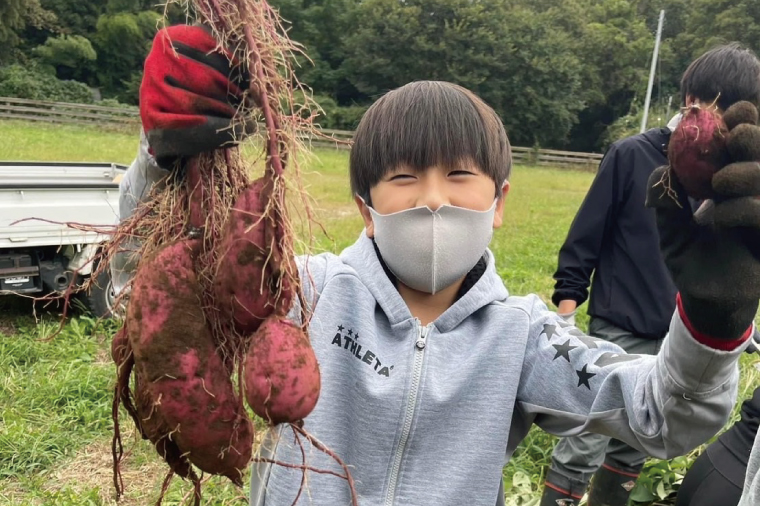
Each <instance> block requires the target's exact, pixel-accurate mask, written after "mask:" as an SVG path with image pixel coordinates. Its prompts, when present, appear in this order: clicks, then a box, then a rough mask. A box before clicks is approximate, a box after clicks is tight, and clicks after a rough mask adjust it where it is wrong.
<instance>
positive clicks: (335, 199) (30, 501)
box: [0, 121, 760, 506]
mask: <svg viewBox="0 0 760 506" xmlns="http://www.w3.org/2000/svg"><path fill="white" fill-rule="evenodd" d="M136 148H137V132H132V133H124V132H123V133H115V132H103V131H98V130H95V129H86V128H82V127H68V126H51V125H38V124H28V123H22V122H12V121H0V160H60V161H63V160H72V161H109V162H117V163H124V164H128V163H129V162H130V161H131V160H132V158H133V156H134V153H135V151H136ZM592 177H593V175H592V174H590V173H584V172H574V171H561V170H552V169H546V168H532V167H520V166H518V167H515V169H514V172H513V176H512V178H511V183H512V190H511V192H510V195H509V197H508V199H507V204H506V219H505V226H504V227H503V228H502V229H500V230H498V231H497V233H496V234H495V236H494V241H493V243H492V249H493V251H494V253H495V255H496V257H497V265H499V266H500V271H499V272H500V274H501V275H502V277H503V278H504V279H505V282H506V284H507V287H508V288H509V289H510V291H511V292H512V293H514V294H525V293H529V292H533V293H537V294H539V296H541V297H542V298H543V299H544V300H545V301H547V302H548V301H549V296H550V294H551V289H552V285H553V280H552V277H551V276H552V273H553V272H554V269H555V268H556V254H557V251H558V249H559V247H560V245H561V243H562V241H563V239H564V237H565V234H566V231H567V229H568V227H569V225H570V222H571V221H572V218H573V216H574V214H575V211H576V209H577V208H578V206H579V204H580V203H581V201H582V199H583V196H584V195H585V192H586V190H587V188H588V186H589V184H590V183H591V180H592ZM304 181H305V183H306V185H307V188H308V191H309V193H310V194H311V195H312V197H313V198H314V202H315V206H316V207H317V218H318V220H319V222H320V223H322V225H323V226H324V227H325V229H326V230H327V232H328V234H329V236H325V235H323V234H321V233H318V232H314V246H313V248H314V250H330V251H334V252H338V251H340V250H342V249H343V248H344V247H346V246H347V245H349V244H351V243H352V242H353V241H354V240H355V239H356V237H357V236H358V234H359V232H360V231H361V228H362V222H361V219H360V218H359V215H358V213H357V212H356V209H355V205H354V203H353V201H352V199H351V195H350V192H349V189H348V178H347V155H346V154H345V153H340V152H334V151H320V152H317V153H316V156H315V157H314V158H313V159H311V160H309V162H308V163H307V164H305V170H304ZM584 308H585V306H584ZM39 309H43V311H42V313H43V314H42V315H41V316H40V318H39V319H37V320H36V319H35V318H34V317H33V316H32V306H31V303H30V302H28V301H26V300H23V299H15V298H10V297H3V298H0V504H7V505H19V506H20V505H42V504H50V505H60V506H69V505H72V506H73V505H106V504H113V503H114V498H113V485H112V474H111V473H112V470H111V466H112V462H111V446H110V445H111V430H112V422H111V389H112V385H113V379H114V367H113V365H112V362H111V361H110V357H109V351H108V350H109V346H110V335H111V333H112V332H113V330H114V327H113V325H114V324H113V323H101V324H98V323H97V322H94V321H93V320H91V319H89V318H87V317H85V316H79V317H75V318H72V319H71V320H69V321H68V322H67V324H66V325H65V327H64V328H63V331H62V332H61V333H60V334H59V335H57V336H56V337H55V338H54V339H52V340H45V337H46V336H49V335H50V334H51V333H52V332H53V331H54V330H55V329H56V327H57V323H58V318H59V314H58V313H56V312H55V311H52V312H50V313H49V314H44V313H45V311H44V308H38V310H39ZM584 310H585V309H582V310H581V314H580V315H579V318H578V322H579V325H580V326H581V327H584V326H585V324H586V322H587V320H586V317H585V313H584ZM753 362H757V359H755V358H754V357H750V356H746V357H744V358H743V359H742V371H743V389H742V397H746V396H747V395H748V394H749V393H750V392H751V388H753V387H754V386H756V385H757V383H758V378H759V377H760V374H759V373H758V372H757V370H756V369H755V368H754V367H752V366H753V365H755V364H753ZM126 425H127V426H129V425H130V424H126ZM126 441H127V443H128V451H129V452H130V453H129V457H128V458H127V460H126V462H125V464H124V468H123V472H124V476H125V483H126V487H127V495H126V497H125V498H124V500H123V503H122V504H126V505H128V506H132V505H143V504H151V500H154V499H155V497H157V494H158V491H159V489H160V486H161V482H162V480H163V476H164V472H165V470H166V467H165V466H164V465H163V463H162V462H161V461H160V459H158V458H157V456H156V455H155V454H154V453H155V452H154V451H153V450H152V448H151V446H150V445H149V444H147V443H145V442H143V441H140V440H138V439H137V438H135V437H134V434H131V437H127V438H126ZM553 441H554V438H553V437H551V436H549V435H547V434H545V433H543V432H542V431H540V430H538V429H534V430H533V431H531V433H530V435H529V436H528V437H527V438H526V440H525V441H524V442H523V443H522V445H521V446H520V448H519V450H518V451H517V452H516V453H515V456H514V458H513V459H512V461H511V462H510V464H509V465H508V466H507V468H506V469H505V485H506V489H507V491H508V493H507V495H508V497H509V501H510V502H511V504H514V505H517V504H521V505H526V504H537V495H536V494H537V491H539V490H540V488H541V484H542V483H543V473H544V467H545V466H546V464H547V463H548V460H549V456H550V454H551V449H552V444H553ZM697 452H698V450H697ZM697 452H693V454H692V456H691V457H693V456H694V455H695V454H696V453H697ZM691 457H688V458H687V457H684V458H681V459H676V460H675V461H671V463H658V462H652V463H651V464H650V465H649V468H648V472H647V474H646V476H645V479H644V480H642V481H646V480H647V479H648V480H650V481H651V483H649V484H648V485H647V486H646V487H643V488H642V492H640V494H642V495H640V496H639V497H642V498H643V497H647V496H646V495H644V493H645V492H646V489H651V490H653V491H655V492H656V490H657V487H658V486H660V487H661V490H662V491H663V493H666V492H669V491H670V490H671V489H672V483H671V482H672V481H673V480H677V478H678V476H679V473H682V471H683V470H684V469H685V468H686V466H688V463H689V462H690V460H691ZM204 490H205V495H204V504H208V505H231V504H241V505H243V504H246V493H247V488H244V489H242V490H238V489H235V488H234V487H233V486H231V485H228V484H226V483H225V482H224V481H223V480H221V479H212V480H210V481H209V483H208V484H207V485H206V487H205V488H204ZM189 492H190V487H189V486H188V485H187V484H186V483H182V482H181V481H179V480H175V481H174V483H173V485H172V487H171V488H170V491H169V494H168V495H167V498H166V501H165V504H167V505H176V504H181V503H182V502H183V497H185V496H186V494H188V493H189ZM650 496H651V494H650ZM652 497H653V496H652ZM648 503H651V501H647V502H644V503H643V504H648ZM663 504H668V502H664V503H663Z"/></svg>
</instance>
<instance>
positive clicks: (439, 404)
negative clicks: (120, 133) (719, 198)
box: [131, 27, 760, 506]
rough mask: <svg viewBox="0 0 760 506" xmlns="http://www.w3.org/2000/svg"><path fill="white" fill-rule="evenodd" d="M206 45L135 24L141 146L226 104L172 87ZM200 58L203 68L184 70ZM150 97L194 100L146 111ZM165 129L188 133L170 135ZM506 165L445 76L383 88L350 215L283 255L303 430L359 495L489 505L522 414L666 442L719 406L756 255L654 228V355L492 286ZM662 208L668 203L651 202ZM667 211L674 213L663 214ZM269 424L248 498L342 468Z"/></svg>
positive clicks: (715, 420)
mask: <svg viewBox="0 0 760 506" xmlns="http://www.w3.org/2000/svg"><path fill="white" fill-rule="evenodd" d="M169 30H172V33H171V39H172V40H173V41H174V44H175V47H178V48H180V49H181V48H182V47H191V48H192V47H204V44H205V47H214V45H213V44H212V45H211V46H208V44H209V41H208V39H207V37H208V35H207V34H206V33H205V32H204V31H203V30H201V29H197V28H191V27H173V28H170V29H169ZM161 37H162V34H161V33H160V34H159V36H158V38H161ZM216 56H218V55H216ZM216 56H215V55H214V54H212V53H203V52H202V51H181V52H180V53H179V54H178V55H175V53H173V52H172V51H167V50H165V48H164V47H162V45H161V44H160V43H154V45H153V49H152V52H151V55H150V56H149V57H148V60H147V61H146V73H145V75H146V77H145V79H144V81H143V86H142V89H141V113H142V118H143V125H144V126H145V129H146V134H147V139H148V141H149V143H150V147H151V150H152V152H153V154H154V155H155V156H156V158H158V159H164V156H167V157H169V158H170V157H172V156H184V155H188V156H189V155H193V154H196V153H197V152H198V145H197V143H194V142H192V139H197V138H199V136H201V137H202V133H203V131H204V129H212V130H213V131H215V130H214V128H215V127H213V128H212V127H211V126H210V125H218V124H219V123H220V122H223V121H224V118H226V114H227V113H226V112H223V114H216V115H215V117H213V118H210V116H211V113H209V112H208V111H209V110H208V109H197V108H194V106H193V104H195V103H197V101H193V100H188V99H185V97H184V96H183V94H191V95H193V96H197V95H201V96H212V93H214V90H208V89H204V87H203V86H201V85H199V84H198V83H204V82H205V83H208V82H212V81H213V82H219V81H220V80H223V79H226V75H228V74H226V70H225V69H222V71H221V72H220V71H219V70H216V69H219V68H220V67H219V65H215V64H209V62H208V61H207V60H208V59H210V58H215V57H216ZM177 58H179V59H180V60H182V65H175V64H174V63H176V62H175V61H174V60H175V59H177ZM167 60H169V61H167ZM216 63H217V64H218V63H219V61H218V59H217V60H216ZM177 69H182V70H181V71H178V70H177ZM206 74H214V75H213V78H208V79H200V78H199V76H205V75H206ZM167 83H168V84H167ZM169 88H171V89H169ZM151 97H153V98H152V99H151ZM156 97H158V98H156ZM217 98H219V96H218V95H217ZM159 102H160V103H161V105H160V106H158V105H154V104H157V103H159ZM167 112H169V113H171V114H174V115H176V116H177V117H184V118H194V119H193V120H192V121H182V122H164V121H161V120H160V118H161V116H162V115H164V114H166V113H167ZM167 129H170V130H171V132H170V134H167V132H166V130H167ZM183 135H184V136H186V139H187V142H186V143H184V144H183V143H178V142H177V140H178V139H181V138H182V136H183ZM167 138H171V139H172V142H170V143H165V142H164V141H163V139H167ZM217 145H218V144H217ZM150 163H155V162H151V161H150V160H149V157H147V156H145V155H140V156H139V157H138V160H136V161H135V164H133V169H131V170H134V173H135V174H147V173H148V171H146V170H144V167H146V166H147V164H150ZM141 167H142V168H143V170H140V168H141ZM510 167H511V156H510V148H509V143H508V140H507V136H506V133H505V131H504V128H503V126H502V123H501V121H500V120H499V118H498V117H497V115H496V114H495V113H494V111H493V110H492V109H491V108H490V107H488V106H487V105H486V104H485V103H483V102H482V101H481V100H480V99H479V98H477V97H476V96H475V95H474V94H472V93H471V92H469V91H467V90H465V89H463V88H461V87H458V86H455V85H453V84H449V83H441V82H415V83H411V84H408V85H406V86H404V87H402V88H399V89H397V90H394V91H391V92H390V93H388V94H387V95H385V96H384V97H382V98H381V99H379V100H378V101H377V102H376V103H375V104H374V105H373V106H372V107H371V108H370V109H369V110H368V111H367V113H366V114H365V116H364V118H363V119H362V121H361V123H360V124H359V126H358V129H357V131H356V134H355V138H354V146H353V149H352V152H351V162H350V175H351V187H352V190H353V192H354V194H355V196H356V203H357V207H358V209H359V212H360V213H361V216H362V218H363V220H364V223H365V225H366V226H365V229H364V231H363V232H362V234H361V236H360V237H359V239H358V240H357V241H356V243H355V244H354V245H353V246H351V247H349V248H347V249H346V250H345V251H343V252H342V253H341V254H340V255H339V256H336V255H331V254H322V255H317V256H313V257H311V258H309V259H308V262H302V265H304V266H305V268H308V271H309V276H310V279H312V280H313V284H311V283H304V285H305V289H306V291H307V294H306V297H305V300H307V301H312V304H311V306H310V307H309V309H310V311H311V312H312V318H311V322H310V327H309V333H310V337H311V342H312V346H313V347H314V350H315V353H316V355H317V358H318V360H319V363H320V369H321V373H322V390H321V394H320V399H319V402H318V404H317V406H316V408H315V409H314V411H313V412H312V414H311V415H309V416H308V417H307V418H306V420H305V429H306V430H307V431H308V432H310V433H311V434H313V435H314V436H315V437H316V438H317V439H318V440H319V441H321V443H323V444H324V445H325V446H326V447H328V448H330V449H331V450H332V451H333V452H335V454H336V455H338V456H339V457H340V458H341V459H343V460H344V461H345V463H346V464H347V465H348V466H349V468H350V470H351V474H352V476H353V479H354V485H355V490H356V493H357V495H358V503H359V504H360V505H363V506H373V505H395V504H398V505H447V504H451V505H462V504H468V505H484V506H492V505H494V504H503V494H502V493H501V492H500V487H501V483H502V481H501V480H502V478H501V473H502V468H503V467H504V465H505V464H506V462H507V461H508V460H509V458H510V455H511V454H512V452H513V451H514V450H515V448H516V446H517V445H518V443H519V442H520V441H521V440H522V438H523V437H524V436H525V435H526V433H527V432H528V430H529V428H530V426H531V425H532V424H533V423H536V424H538V425H539V426H540V427H542V428H543V429H545V430H547V431H549V432H551V433H553V434H557V435H561V436H567V435H572V434H577V433H579V432H581V431H595V432H600V433H603V434H607V435H609V436H614V437H616V438H619V439H621V440H623V441H626V442H627V443H629V444H631V445H632V446H634V447H636V448H639V449H641V450H642V451H644V452H646V453H648V454H650V455H654V456H658V457H662V458H668V457H672V456H675V455H680V454H683V453H685V452H687V451H689V450H690V449H692V448H694V447H695V446H697V445H698V444H700V443H702V442H704V441H705V440H707V439H708V438H709V437H711V436H712V435H713V434H715V433H716V432H717V431H718V430H719V429H720V428H721V427H722V426H723V424H724V423H725V422H726V420H727V417H728V415H729V412H730V409H731V407H732V406H733V404H734V401H735V398H736V384H737V380H738V369H737V358H738V356H739V354H741V352H742V351H743V348H744V347H746V341H747V338H748V336H749V334H750V333H751V331H752V328H753V324H752V317H753V316H754V314H755V311H756V309H757V303H758V299H760V293H758V288H756V287H758V286H760V283H757V282H756V280H757V279H758V275H759V274H760V264H758V262H757V261H756V260H754V258H753V259H752V260H749V259H748V257H747V255H746V254H744V250H743V249H741V248H742V246H741V245H740V244H738V243H736V244H735V243H734V242H731V243H729V242H725V248H727V251H728V249H730V248H734V249H735V250H736V251H738V253H737V254H736V260H732V258H733V257H732V258H724V259H723V260H725V261H724V263H723V265H722V270H721V272H720V273H717V272H712V271H710V270H706V271H704V273H702V274H700V277H699V279H695V278H694V276H693V273H692V272H691V271H690V270H689V268H688V267H689V266H691V265H692V264H693V263H694V262H695V261H701V260H702V257H701V249H700V248H701V243H700V245H695V244H691V243H689V242H688V241H687V239H684V238H683V237H681V236H679V235H675V236H672V237H671V236H670V235H668V233H664V234H663V237H664V238H665V237H666V238H668V239H667V240H669V241H670V243H668V244H674V245H677V246H678V248H676V249H675V250H670V249H668V244H665V243H664V247H663V249H664V251H665V252H666V259H667V261H668V262H671V264H672V265H673V266H674V268H675V269H677V270H678V272H676V273H675V274H674V281H675V283H676V286H677V287H678V288H679V290H680V293H681V300H682V301H683V302H682V303H681V304H679V309H678V310H677V311H676V312H675V313H674V315H673V319H672V323H671V327H670V336H669V338H668V339H667V340H666V341H665V343H664V345H663V348H662V351H661V352H660V354H659V355H658V356H656V357H652V356H635V355H625V354H624V353H623V352H622V350H621V349H620V348H618V347H617V346H615V345H613V344H610V343H607V342H604V341H601V340H597V339H593V338H590V337H588V336H585V335H584V334H583V333H581V332H580V331H578V329H576V328H574V327H572V326H570V325H569V324H566V323H565V322H564V321H563V320H562V319H561V318H559V317H558V316H557V315H556V314H555V313H552V312H550V311H548V310H547V308H546V306H545V305H544V303H543V302H542V301H541V300H540V299H539V298H538V297H537V296H535V295H531V296H528V297H516V296H510V295H509V293H508V291H507V289H506V287H505V286H504V283H503V282H502V280H501V278H500V277H499V275H498V274H497V271H496V266H495V264H494V256H493V254H492V253H491V252H490V251H489V250H488V248H487V246H488V244H489V241H490V239H491V236H492V233H493V230H494V229H497V228H498V227H499V226H500V225H501V224H502V216H503V212H504V199H505V197H506V196H507V193H508V190H509V182H508V180H509V173H510ZM145 186H146V185H144V184H143V183H140V184H136V185H134V187H145ZM659 193H660V192H659V191H657V192H656V193H655V195H653V197H652V198H653V199H655V200H656V199H657V197H658V196H659ZM134 197H136V198H137V199H139V198H141V197H142V195H138V196H134ZM653 205H659V204H658V203H657V202H655V203H654V204H653ZM720 205H722V204H720ZM668 212H670V213H673V211H672V209H671V208H670V207H669V206H668V205H667V204H666V205H664V207H663V209H662V210H660V209H658V214H662V215H663V216H666V214H667V213H668ZM754 216H756V215H754ZM676 218H677V217H676ZM676 221H678V220H676ZM667 223H668V220H663V223H662V225H663V226H664V227H667V226H668V225H667ZM683 228H684V227H683V223H680V222H679V223H678V227H677V230H675V232H680V231H681V230H683ZM668 230H670V229H668ZM664 240H665V239H664ZM689 240H690V238H689ZM724 240H725V241H728V239H724ZM685 241H686V242H685ZM731 251H733V250H731ZM684 266H686V267H687V268H686V269H684V268H683V267H684ZM732 273H733V274H734V275H733V276H732V275H730V274H732ZM736 273H741V276H739V277H740V278H743V279H744V280H743V281H740V282H738V281H737V280H736V278H737V275H736ZM304 276H305V275H304ZM722 277H725V278H726V279H727V280H728V282H729V283H732V284H731V285H730V286H731V290H732V292H731V296H726V294H725V293H724V292H722V291H718V292H716V293H715V294H714V296H711V297H708V298H707V299H705V298H703V295H704V294H705V293H706V292H704V291H701V290H700V289H701V287H702V283H703V282H708V284H709V285H710V286H718V285H719V286H721V287H722V286H723V285H722V283H723V282H722V281H721V279H722ZM304 279H306V277H304ZM241 282H245V280H241ZM695 290H696V291H695ZM745 292H746V293H745ZM695 307H696V308H698V310H697V311H694V309H693V308H695ZM269 436H270V437H268V438H267V440H266V441H265V442H264V444H263V447H262V450H261V451H262V454H263V455H265V456H268V457H271V458H274V459H275V460H276V461H277V462H278V464H275V465H269V464H260V465H255V466H254V467H253V472H252V486H251V503H252V504H256V505H258V504H265V505H267V506H272V505H289V504H292V503H293V501H294V499H295V498H296V496H297V495H298V494H299V490H301V489H302V476H303V474H302V472H301V471H300V470H299V469H293V468H292V467H288V466H296V467H298V466H301V465H302V464H303V462H304V459H305V460H306V464H307V465H309V466H310V467H311V468H315V469H319V470H326V471H333V472H336V473H340V472H342V470H341V468H340V467H339V466H338V465H337V464H336V463H335V462H334V460H332V459H331V458H330V457H328V456H327V455H325V454H323V453H322V452H320V451H318V450H316V449H314V448H312V447H311V446H310V445H308V444H307V443H306V442H305V441H303V440H301V441H300V443H301V444H303V447H302V446H301V445H300V444H299V442H297V441H296V440H295V438H294V435H293V433H292V431H291V430H290V429H289V428H287V427H285V428H279V430H276V431H275V432H273V433H272V434H270V435H269ZM302 448H303V450H302ZM302 451H303V452H304V453H302ZM350 501H351V498H350V491H349V486H348V484H347V482H346V481H345V480H343V479H341V478H339V477H336V476H334V475H332V474H329V473H319V472H309V473H308V474H307V476H306V480H305V482H304V483H303V490H302V491H301V492H300V496H299V499H298V504H314V505H330V506H332V505H337V504H350Z"/></svg>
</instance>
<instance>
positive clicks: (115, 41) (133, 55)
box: [93, 11, 159, 104]
mask: <svg viewBox="0 0 760 506" xmlns="http://www.w3.org/2000/svg"><path fill="white" fill-rule="evenodd" d="M158 19H159V15H158V14H157V13H155V12H152V11H143V12H140V13H138V14H130V13H119V14H113V15H111V14H103V15H102V16H101V17H100V18H99V19H98V24H97V32H96V34H95V36H94V37H93V42H94V44H95V50H96V52H97V65H98V72H97V82H98V83H99V85H100V86H101V87H102V89H103V92H104V95H105V96H110V97H117V98H118V99H119V100H120V101H124V102H128V103H135V104H136V103H137V95H136V94H135V90H134V86H133V85H131V84H128V83H134V80H135V79H136V77H135V73H136V72H138V73H139V72H140V71H141V70H142V65H143V61H144V60H145V57H146V56H147V54H148V50H149V48H150V43H151V41H152V39H153V36H154V35H155V31H156V25H157V22H158Z"/></svg>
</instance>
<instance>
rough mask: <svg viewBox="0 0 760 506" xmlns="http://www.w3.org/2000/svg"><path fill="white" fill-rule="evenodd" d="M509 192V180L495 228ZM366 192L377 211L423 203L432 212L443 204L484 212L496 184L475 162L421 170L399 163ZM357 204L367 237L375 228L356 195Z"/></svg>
mask: <svg viewBox="0 0 760 506" xmlns="http://www.w3.org/2000/svg"><path fill="white" fill-rule="evenodd" d="M508 191H509V183H508V182H505V183H504V187H503V188H501V190H500V192H499V195H500V198H499V200H498V202H497V203H496V211H495V213H494V218H493V227H494V228H498V227H500V226H501V223H502V218H503V214H504V198H505V197H506V196H507V192H508ZM369 193H370V198H371V200H372V207H373V208H374V209H375V211H377V212H378V213H380V214H390V213H395V212H398V211H404V210H406V209H412V208H415V207H424V206H427V207H429V208H430V209H432V210H433V211H435V210H437V209H438V208H439V207H441V206H443V205H451V206H457V207H463V208H465V209H472V210H475V211H487V210H489V209H490V208H491V206H492V205H493V201H494V197H495V195H496V185H495V184H494V182H493V180H492V179H491V178H490V177H488V176H486V175H485V174H483V173H482V172H481V171H480V169H479V168H478V167H477V166H476V165H475V164H474V163H472V162H470V161H467V162H462V163H460V165H459V166H458V167H455V168H446V167H442V166H438V165H435V166H432V167H428V168H427V169H426V170H425V171H423V172H416V171H414V170H412V169H411V168H409V167H406V166H400V167H397V168H396V169H395V170H391V171H389V172H388V173H387V174H386V175H385V176H384V177H383V178H382V179H381V180H380V182H378V183H377V184H376V185H375V186H373V187H372V188H371V189H370V192H369ZM356 204H357V205H358V206H359V211H360V212H361V214H362V218H364V224H365V226H366V229H367V236H369V237H374V232H375V231H374V226H373V223H372V215H371V214H370V212H369V209H368V208H367V206H366V205H365V204H364V202H362V200H361V199H360V198H359V197H356Z"/></svg>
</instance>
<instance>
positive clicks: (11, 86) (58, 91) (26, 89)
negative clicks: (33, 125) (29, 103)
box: [0, 65, 93, 104]
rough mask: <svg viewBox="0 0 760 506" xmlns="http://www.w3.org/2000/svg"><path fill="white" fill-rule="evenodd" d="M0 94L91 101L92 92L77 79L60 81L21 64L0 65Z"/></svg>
mask: <svg viewBox="0 0 760 506" xmlns="http://www.w3.org/2000/svg"><path fill="white" fill-rule="evenodd" d="M0 96H2V97H18V98H28V99H31V100H52V101H56V102H78V103H87V104H88V103H92V102H93V97H92V92H91V91H90V89H89V88H88V87H87V85H85V84H83V83H81V82H79V81H62V80H59V79H57V78H56V77H55V76H54V75H50V74H46V73H44V72H41V71H40V70H39V69H37V68H35V67H31V68H29V67H24V66H21V65H8V66H6V67H0Z"/></svg>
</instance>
